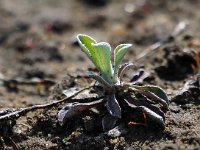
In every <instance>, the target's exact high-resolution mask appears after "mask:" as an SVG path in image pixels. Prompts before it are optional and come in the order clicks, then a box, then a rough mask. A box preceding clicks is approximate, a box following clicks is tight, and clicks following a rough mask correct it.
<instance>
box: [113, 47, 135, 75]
mask: <svg viewBox="0 0 200 150" xmlns="http://www.w3.org/2000/svg"><path fill="white" fill-rule="evenodd" d="M131 46H132V44H120V45H118V46H117V47H116V48H115V50H114V73H115V77H116V76H117V74H118V69H119V65H120V63H121V61H122V59H123V57H124V55H125V54H126V53H127V51H128V49H129V48H130V47H131Z"/></svg>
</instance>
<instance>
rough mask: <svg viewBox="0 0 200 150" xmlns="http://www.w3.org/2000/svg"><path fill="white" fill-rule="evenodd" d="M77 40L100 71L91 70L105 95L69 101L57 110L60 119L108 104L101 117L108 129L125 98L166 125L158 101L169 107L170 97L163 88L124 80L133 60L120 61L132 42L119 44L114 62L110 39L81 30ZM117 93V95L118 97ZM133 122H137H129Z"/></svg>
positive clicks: (110, 127) (115, 118) (115, 119)
mask: <svg viewBox="0 0 200 150" xmlns="http://www.w3.org/2000/svg"><path fill="white" fill-rule="evenodd" d="M77 40H78V43H79V44H80V47H81V48H82V51H83V52H84V53H85V54H86V55H87V57H88V58H89V59H90V60H91V62H92V63H93V64H94V65H95V66H96V68H97V70H98V71H99V74H96V73H94V72H90V73H89V76H90V77H92V78H94V79H95V80H96V81H97V82H98V83H99V85H100V86H101V87H103V89H104V96H103V98H102V99H99V100H96V101H93V102H88V103H79V102H74V103H68V104H67V105H66V106H64V107H63V108H62V109H61V110H60V111H59V113H58V121H59V123H60V124H61V125H63V124H64V123H66V121H67V120H68V119H69V118H71V117H73V116H74V115H76V114H78V113H81V112H82V111H85V110H88V109H90V108H93V107H96V106H98V105H101V104H105V107H106V108H107V114H106V115H105V116H104V117H103V119H102V126H103V130H104V131H108V130H110V129H112V128H113V127H114V126H115V125H116V122H117V120H119V119H120V118H121V117H122V114H121V107H120V105H119V103H121V102H122V101H124V102H125V103H126V104H128V106H130V107H131V108H133V109H140V110H141V111H142V112H143V114H144V118H146V117H147V118H148V117H149V118H151V120H153V121H155V122H156V123H158V124H159V125H160V126H162V127H164V121H165V114H164V112H163V111H162V110H161V109H160V108H159V106H158V105H157V104H159V105H161V106H162V107H163V108H166V109H168V103H169V102H168V97H167V95H166V94H165V92H164V90H163V89H161V88H160V87H158V86H153V85H144V86H139V85H137V82H136V81H135V82H131V83H124V82H122V76H123V74H124V72H125V71H126V70H127V68H129V67H130V66H132V65H133V64H130V63H126V64H124V65H122V66H120V63H121V61H122V58H123V57H124V55H125V54H126V53H127V51H128V49H129V48H130V47H131V46H132V44H120V45H118V46H117V47H116V48H115V50H114V61H113V64H112V61H111V47H110V45H109V44H108V43H106V42H100V43H97V42H96V41H95V40H94V39H92V38H91V37H89V36H87V35H83V34H79V35H78V36H77ZM136 95H140V96H142V97H143V99H138V98H136V97H137V96H136ZM116 97H118V100H117V99H116ZM130 124H134V123H133V122H130Z"/></svg>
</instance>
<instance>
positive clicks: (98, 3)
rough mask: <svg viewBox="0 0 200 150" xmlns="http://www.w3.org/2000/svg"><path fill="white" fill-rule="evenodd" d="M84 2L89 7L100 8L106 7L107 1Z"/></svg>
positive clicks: (93, 0) (88, 0) (90, 0)
mask: <svg viewBox="0 0 200 150" xmlns="http://www.w3.org/2000/svg"><path fill="white" fill-rule="evenodd" d="M84 2H85V3H86V4H88V5H91V6H96V7H102V6H105V5H107V3H108V2H109V0H85V1H84Z"/></svg>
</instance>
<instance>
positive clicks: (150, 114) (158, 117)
mask: <svg viewBox="0 0 200 150" xmlns="http://www.w3.org/2000/svg"><path fill="white" fill-rule="evenodd" d="M125 102H126V103H127V104H128V105H129V106H130V107H132V108H135V109H140V110H142V111H143V112H144V113H145V114H146V115H147V116H148V117H149V118H151V119H152V120H153V121H155V122H157V123H158V124H159V125H161V126H162V127H163V128H164V126H165V124H164V118H163V117H162V115H160V113H162V112H159V114H158V113H156V112H154V111H152V110H151V109H149V108H147V107H146V106H141V105H138V104H137V105H138V106H137V105H135V103H134V100H130V99H125Z"/></svg>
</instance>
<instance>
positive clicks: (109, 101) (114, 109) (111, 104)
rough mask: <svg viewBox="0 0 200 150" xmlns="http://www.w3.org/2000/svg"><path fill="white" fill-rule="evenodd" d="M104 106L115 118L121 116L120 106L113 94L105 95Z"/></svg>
mask: <svg viewBox="0 0 200 150" xmlns="http://www.w3.org/2000/svg"><path fill="white" fill-rule="evenodd" d="M105 100H106V107H107V110H108V112H109V113H110V114H111V115H112V116H113V117H117V118H121V108H120V106H119V103H118V102H117V100H116V98H115V94H110V95H105Z"/></svg>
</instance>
